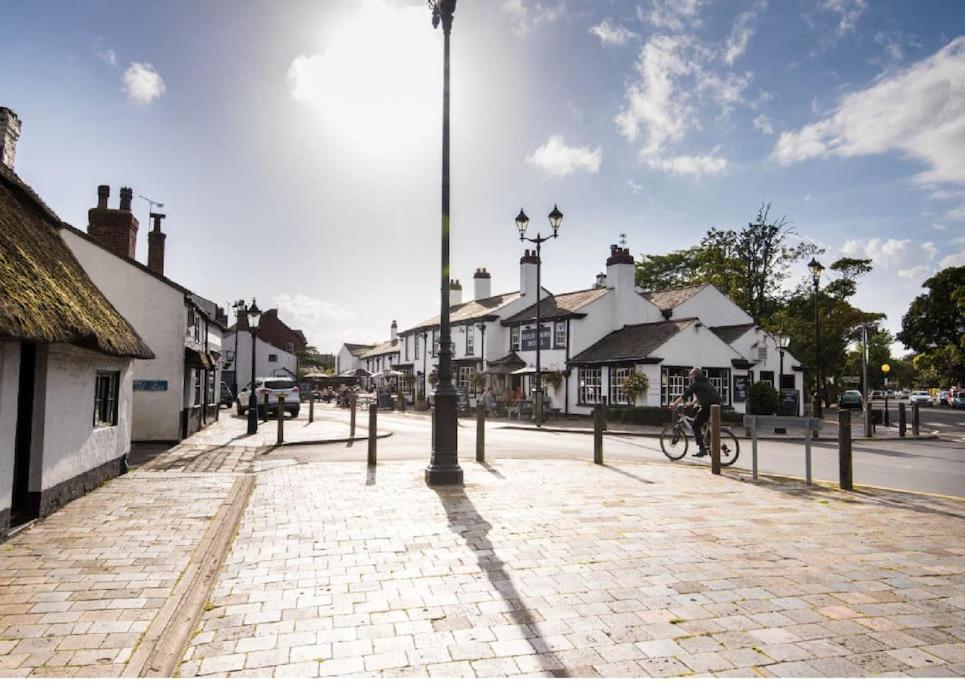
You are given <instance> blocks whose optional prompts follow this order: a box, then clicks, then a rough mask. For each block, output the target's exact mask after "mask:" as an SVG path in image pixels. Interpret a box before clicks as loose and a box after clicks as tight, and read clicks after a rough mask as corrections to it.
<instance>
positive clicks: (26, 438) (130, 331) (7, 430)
mask: <svg viewBox="0 0 965 683" xmlns="http://www.w3.org/2000/svg"><path fill="white" fill-rule="evenodd" d="M19 127H20V122H19V120H18V119H17V117H16V115H15V114H14V113H13V112H11V111H10V110H9V109H6V108H4V107H0V535H5V534H6V533H7V530H8V529H9V528H10V527H11V526H16V525H18V524H20V523H22V522H25V521H28V520H29V519H32V518H34V517H37V516H44V515H46V514H48V513H50V512H51V511H53V510H54V509H56V508H58V507H60V506H61V505H63V504H64V503H66V502H67V501H69V500H71V499H73V498H76V497H77V496H80V495H82V494H84V493H86V492H87V491H89V490H91V489H92V488H94V487H96V486H97V485H99V484H101V483H102V482H103V481H105V480H106V479H108V478H110V477H113V476H116V475H118V474H120V473H122V471H123V470H124V467H125V457H126V455H127V453H128V452H129V450H130V446H131V395H132V380H133V364H134V359H148V358H153V357H154V354H153V353H152V351H151V349H150V348H148V346H147V344H145V343H144V341H143V340H142V339H141V337H140V336H139V335H138V333H137V332H136V331H135V329H134V328H133V327H132V326H131V324H130V323H129V322H128V321H127V320H125V319H124V317H123V316H122V315H121V314H120V313H118V311H117V310H116V309H115V308H114V307H113V306H112V305H111V303H110V302H109V301H108V300H107V298H105V297H104V295H103V294H102V293H101V292H100V291H99V290H98V289H97V287H96V286H95V285H94V283H93V282H92V281H91V279H90V277H88V275H87V273H85V272H84V269H83V268H82V267H81V266H80V264H79V263H78V261H77V259H76V258H74V255H73V254H72V253H71V251H70V249H68V248H67V245H66V244H65V243H64V241H63V240H62V239H61V238H60V234H59V231H60V230H59V229H60V223H61V221H60V219H59V218H58V217H57V215H56V214H55V213H54V212H53V211H52V210H51V209H50V208H49V207H48V206H47V205H46V204H44V202H43V201H42V200H41V199H40V198H39V197H38V196H37V194H36V193H35V192H34V191H33V190H32V189H31V188H30V187H29V186H28V185H27V184H26V183H25V182H24V181H23V180H21V179H20V178H19V177H18V176H17V175H16V173H15V172H14V171H13V162H14V154H15V151H16V148H15V145H16V140H17V136H18V134H19Z"/></svg>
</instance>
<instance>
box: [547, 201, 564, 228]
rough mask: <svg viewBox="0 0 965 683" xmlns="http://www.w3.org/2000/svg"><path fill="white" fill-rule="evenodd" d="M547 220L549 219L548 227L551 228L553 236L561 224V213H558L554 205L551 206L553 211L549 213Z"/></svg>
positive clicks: (557, 208)
mask: <svg viewBox="0 0 965 683" xmlns="http://www.w3.org/2000/svg"><path fill="white" fill-rule="evenodd" d="M547 218H549V221H550V227H551V228H553V233H554V234H555V233H556V231H557V230H559V229H560V223H562V222H563V212H562V211H560V209H559V207H558V206H556V204H553V210H552V211H550V213H549V216H547Z"/></svg>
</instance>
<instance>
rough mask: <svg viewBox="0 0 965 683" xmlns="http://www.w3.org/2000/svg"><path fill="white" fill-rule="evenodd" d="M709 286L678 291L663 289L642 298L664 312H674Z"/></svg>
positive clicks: (693, 286) (694, 286)
mask: <svg viewBox="0 0 965 683" xmlns="http://www.w3.org/2000/svg"><path fill="white" fill-rule="evenodd" d="M707 286H708V285H691V286H689V287H677V288H676V289H661V290H657V291H655V292H644V293H643V294H641V295H640V296H642V297H643V298H644V299H646V300H647V301H649V302H650V303H652V304H653V305H654V306H656V307H657V308H659V309H660V310H661V311H663V310H673V309H675V308H677V306H679V305H680V304H683V303H686V302H688V301H690V300H691V299H692V298H693V297H694V296H695V295H696V294H697V293H698V292H700V291H701V290H702V289H704V287H707Z"/></svg>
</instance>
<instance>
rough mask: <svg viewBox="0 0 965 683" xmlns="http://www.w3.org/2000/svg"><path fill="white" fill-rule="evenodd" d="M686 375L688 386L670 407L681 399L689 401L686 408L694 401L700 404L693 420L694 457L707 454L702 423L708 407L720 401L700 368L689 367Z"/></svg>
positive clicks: (705, 418) (674, 405) (676, 404)
mask: <svg viewBox="0 0 965 683" xmlns="http://www.w3.org/2000/svg"><path fill="white" fill-rule="evenodd" d="M687 376H688V377H689V378H690V386H689V387H687V389H686V390H685V391H684V393H683V394H682V395H681V396H678V397H677V398H676V399H674V401H673V403H671V404H670V407H671V408H676V407H677V406H678V405H680V404H681V403H682V402H683V401H689V403H688V404H687V406H686V407H687V408H690V407H691V406H693V405H694V404H695V403H699V404H700V408H699V409H698V410H697V414H696V415H695V416H694V422H693V429H694V442H696V444H697V452H696V453H694V457H695V458H702V457H704V456H705V455H707V447H706V446H705V445H704V425H705V424H707V418H708V416H709V415H710V407H711V406H712V405H714V404H715V403H720V394H718V393H717V390H716V389H714V386H713V385H712V384H711V383H710V382H709V381H708V380H707V376H706V375H704V373H703V372H701V370H700V368H696V367H695V368H691V370H690V373H689V374H688V375H687Z"/></svg>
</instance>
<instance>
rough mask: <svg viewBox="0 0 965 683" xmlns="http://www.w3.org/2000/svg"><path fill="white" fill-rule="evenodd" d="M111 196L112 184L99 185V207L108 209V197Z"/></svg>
mask: <svg viewBox="0 0 965 683" xmlns="http://www.w3.org/2000/svg"><path fill="white" fill-rule="evenodd" d="M110 196H111V186H110V185H98V186H97V208H98V209H106V208H107V198H108V197H110Z"/></svg>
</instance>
